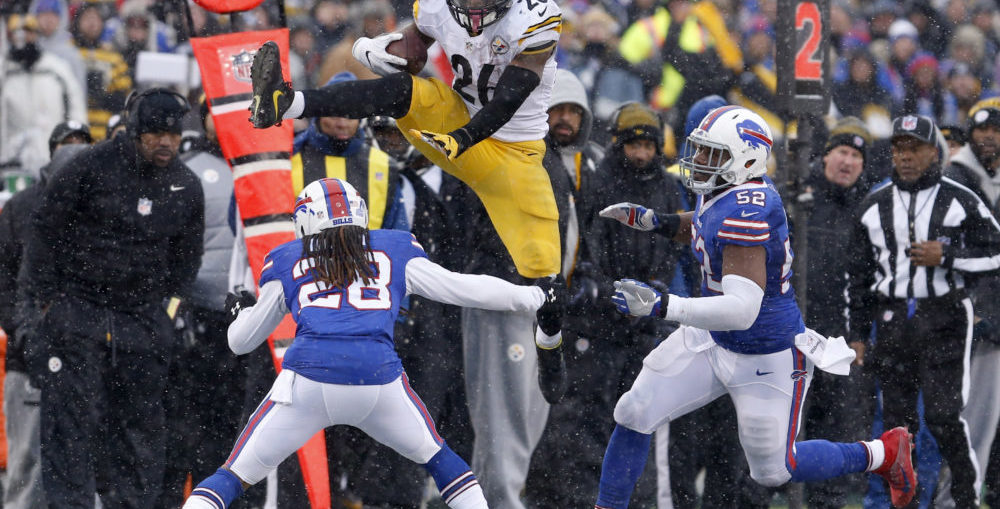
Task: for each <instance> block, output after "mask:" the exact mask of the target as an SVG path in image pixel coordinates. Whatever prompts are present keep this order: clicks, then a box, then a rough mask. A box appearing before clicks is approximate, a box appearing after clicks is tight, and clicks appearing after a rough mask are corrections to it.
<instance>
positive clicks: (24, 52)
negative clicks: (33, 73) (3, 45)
mask: <svg viewBox="0 0 1000 509" xmlns="http://www.w3.org/2000/svg"><path fill="white" fill-rule="evenodd" d="M41 56H42V52H41V50H39V49H38V45H37V44H35V43H33V42H28V43H24V44H23V45H21V47H17V46H11V47H10V58H11V60H13V61H15V62H18V63H20V64H21V65H23V66H24V67H25V69H29V68H31V66H33V65H35V62H37V61H38V59H39V58H41Z"/></svg>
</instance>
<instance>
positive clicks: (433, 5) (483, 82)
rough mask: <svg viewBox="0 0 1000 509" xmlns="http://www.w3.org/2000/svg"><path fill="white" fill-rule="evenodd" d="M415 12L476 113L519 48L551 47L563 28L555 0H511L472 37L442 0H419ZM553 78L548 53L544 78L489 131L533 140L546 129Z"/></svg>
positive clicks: (553, 68) (510, 138)
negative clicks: (497, 127)
mask: <svg viewBox="0 0 1000 509" xmlns="http://www.w3.org/2000/svg"><path fill="white" fill-rule="evenodd" d="M413 17H414V18H415V19H416V24H417V28H418V29H419V30H420V32H422V33H423V34H424V35H427V36H429V37H433V38H434V40H436V41H437V42H438V44H440V45H441V48H442V49H443V50H444V52H445V54H447V55H448V59H449V61H450V62H451V67H452V70H454V71H455V80H454V81H453V82H452V88H454V89H455V91H456V92H458V94H459V95H460V96H462V99H463V100H464V101H465V106H466V108H467V109H468V110H469V116H470V117H471V116H474V115H475V114H476V112H478V111H479V110H480V109H481V108H482V107H483V105H484V104H485V103H488V102H489V101H490V99H492V98H493V89H494V88H496V86H497V81H498V80H499V79H500V75H502V74H503V72H504V69H506V68H507V64H509V63H510V62H511V61H512V60H514V57H516V56H517V55H518V54H520V53H521V52H523V51H525V50H526V49H527V50H528V51H531V50H532V49H537V48H541V47H546V46H548V47H552V45H554V43H557V42H558V41H559V34H560V33H561V32H562V11H561V10H560V9H559V6H558V5H556V2H555V0H513V4H512V5H511V6H510V10H509V11H507V14H505V15H504V16H503V18H501V19H500V21H497V22H495V23H493V24H492V25H490V26H487V27H486V28H485V29H483V33H481V34H479V35H477V36H476V37H470V36H469V33H468V32H466V31H465V29H464V28H462V26H461V25H459V24H458V22H457V21H455V18H453V17H452V16H451V12H450V11H449V10H448V5H447V3H446V1H445V0H417V1H416V2H414V4H413ZM555 78H556V62H555V58H554V56H553V57H549V60H548V62H546V63H545V71H544V72H543V73H542V82H541V83H540V84H539V85H538V87H536V88H535V90H534V91H532V92H531V95H529V96H528V98H527V99H526V100H525V101H524V104H522V105H521V107H520V108H518V110H517V112H515V113H514V116H513V117H512V118H511V119H510V121H509V122H507V123H506V124H505V125H504V126H503V127H501V128H500V130H498V131H497V132H496V133H494V134H493V137H494V138H496V139H498V140H501V141H532V140H540V139H542V138H544V137H545V133H546V132H547V131H548V128H549V125H548V113H547V111H548V107H549V99H550V97H551V96H552V83H553V82H554V81H555Z"/></svg>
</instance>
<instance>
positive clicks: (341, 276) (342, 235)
mask: <svg viewBox="0 0 1000 509" xmlns="http://www.w3.org/2000/svg"><path fill="white" fill-rule="evenodd" d="M369 240H370V239H369V236H368V228H364V227H361V226H340V227H337V228H327V229H325V230H322V231H320V232H319V233H316V234H314V235H307V236H305V237H303V238H302V251H303V252H304V253H305V257H304V258H305V259H307V260H311V263H310V267H309V272H310V275H311V276H312V278H313V280H314V281H317V282H319V281H323V282H325V283H327V284H329V285H330V286H331V287H334V288H347V286H348V285H350V284H351V283H353V282H354V281H355V280H357V279H361V280H363V281H364V283H365V284H366V285H367V284H369V283H370V282H371V281H372V280H374V279H375V272H374V270H372V265H374V263H375V260H374V258H372V252H371V249H369V247H368V246H369V245H370V241H369Z"/></svg>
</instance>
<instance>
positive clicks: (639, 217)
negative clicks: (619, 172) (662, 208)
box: [597, 202, 660, 232]
mask: <svg viewBox="0 0 1000 509" xmlns="http://www.w3.org/2000/svg"><path fill="white" fill-rule="evenodd" d="M597 215H599V216H601V217H606V218H609V219H614V220H615V221H618V222H619V223H621V224H623V225H625V226H628V227H629V228H634V229H636V230H641V231H644V232H648V231H652V230H654V229H656V227H657V226H660V220H659V219H658V218H657V217H656V211H654V210H653V209H647V208H646V207H643V206H642V205H636V204H635V203H628V202H623V203H616V204H614V205H611V206H609V207H605V208H604V210H601V211H600V212H598V213H597Z"/></svg>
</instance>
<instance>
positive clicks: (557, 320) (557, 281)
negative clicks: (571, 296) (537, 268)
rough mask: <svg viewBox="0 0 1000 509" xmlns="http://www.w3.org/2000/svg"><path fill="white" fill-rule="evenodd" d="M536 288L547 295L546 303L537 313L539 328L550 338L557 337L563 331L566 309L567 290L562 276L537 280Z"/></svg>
mask: <svg viewBox="0 0 1000 509" xmlns="http://www.w3.org/2000/svg"><path fill="white" fill-rule="evenodd" d="M535 286H537V287H539V288H541V289H542V292H544V293H545V302H544V303H542V307H540V308H538V311H536V312H535V318H536V319H537V320H538V328H539V329H542V332H544V333H545V334H546V335H548V336H555V335H556V334H558V333H559V331H560V329H562V317H563V313H564V312H565V309H566V301H567V298H566V297H567V293H568V292H567V289H566V281H565V280H564V279H563V278H562V276H556V277H555V278H551V277H543V278H539V279H536V280H535Z"/></svg>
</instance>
